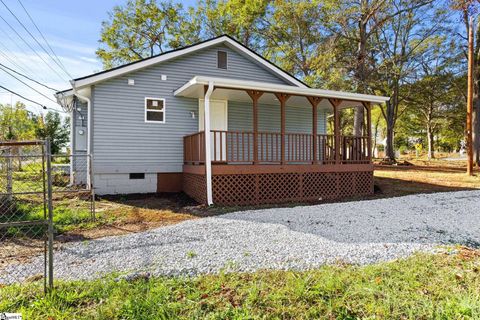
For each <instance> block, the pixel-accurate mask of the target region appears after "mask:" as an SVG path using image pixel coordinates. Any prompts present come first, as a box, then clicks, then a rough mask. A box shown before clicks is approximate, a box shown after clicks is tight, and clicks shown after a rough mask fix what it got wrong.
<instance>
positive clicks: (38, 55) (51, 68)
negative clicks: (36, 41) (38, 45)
mask: <svg viewBox="0 0 480 320" xmlns="http://www.w3.org/2000/svg"><path fill="white" fill-rule="evenodd" d="M0 1H1V0H0ZM0 19H2V20H3V22H5V23H6V24H7V26H8V27H9V28H10V29H12V31H13V32H15V34H16V35H17V36H18V37H19V38H20V40H22V41H23V43H25V44H26V45H27V46H28V47H29V48H30V50H32V51H33V53H35V55H36V56H37V57H39V58H40V59H41V60H42V61H43V62H44V63H45V64H46V65H47V67H49V68H50V70H52V71H53V72H55V74H56V75H57V76H59V77H60V79H62V81H66V80H65V79H64V78H63V76H62V75H60V74H59V73H58V72H57V70H55V69H54V68H53V67H52V66H51V65H50V64H49V63H48V62H47V61H46V60H45V59H44V58H43V57H42V56H41V55H40V54H39V53H38V52H37V51H36V50H35V49H34V48H33V47H32V46H31V45H30V44H29V43H28V42H27V41H26V40H25V39H24V38H23V37H22V36H21V35H20V34H19V33H18V31H17V30H16V29H15V28H14V27H12V25H11V24H10V23H8V21H7V20H5V18H4V17H2V16H1V15H0Z"/></svg>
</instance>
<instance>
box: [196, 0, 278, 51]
mask: <svg viewBox="0 0 480 320" xmlns="http://www.w3.org/2000/svg"><path fill="white" fill-rule="evenodd" d="M270 2H271V1H270V0H220V1H217V0H200V1H199V2H198V8H197V10H196V13H197V15H198V16H200V17H201V20H202V22H203V29H204V30H203V31H204V33H205V36H206V37H207V38H211V37H216V36H219V35H222V34H228V35H230V36H232V37H234V38H235V39H237V40H238V41H240V42H241V43H242V44H243V45H245V46H247V47H249V48H252V49H254V50H260V49H261V48H260V44H261V42H262V40H263V39H262V38H261V36H260V34H259V32H258V31H259V27H260V23H261V21H262V20H263V19H264V18H265V16H266V14H267V8H268V5H269V3H270Z"/></svg>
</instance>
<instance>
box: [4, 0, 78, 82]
mask: <svg viewBox="0 0 480 320" xmlns="http://www.w3.org/2000/svg"><path fill="white" fill-rule="evenodd" d="M0 2H1V3H2V4H3V5H4V6H5V8H7V10H8V12H10V13H11V15H12V16H13V17H14V18H15V20H17V22H18V23H19V24H20V25H21V26H22V27H23V29H24V30H25V31H26V32H27V33H28V34H29V35H30V37H32V39H33V40H34V41H35V42H36V43H37V44H38V45H39V46H40V48H42V50H43V51H44V52H45V53H46V54H47V55H48V56H49V57H50V59H52V61H53V62H54V63H55V64H56V65H57V66H58V67H60V69H61V70H62V71H63V72H65V74H66V75H67V76H68V77H70V78H72V77H71V76H70V74H69V73H68V72H67V71H66V70H65V69H64V67H63V66H62V65H61V64H60V63H58V61H57V60H55V59H54V58H53V57H52V55H51V54H50V53H49V52H48V51H47V50H46V49H45V47H44V46H43V45H42V44H41V43H40V42H39V41H38V40H37V38H36V37H35V36H34V35H33V34H32V33H31V32H30V30H28V28H27V27H26V26H25V25H24V24H23V22H22V21H21V20H20V19H19V18H18V17H17V15H16V14H15V13H14V12H13V11H12V10H10V8H9V7H8V6H7V5H6V4H5V2H4V1H3V0H0ZM22 6H23V5H22ZM27 14H28V13H27Z"/></svg>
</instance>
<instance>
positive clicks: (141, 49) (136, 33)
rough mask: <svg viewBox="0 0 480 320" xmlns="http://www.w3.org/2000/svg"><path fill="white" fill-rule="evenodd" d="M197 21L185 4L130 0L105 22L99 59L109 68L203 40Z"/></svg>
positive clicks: (115, 8) (115, 9) (116, 7)
mask: <svg viewBox="0 0 480 320" xmlns="http://www.w3.org/2000/svg"><path fill="white" fill-rule="evenodd" d="M197 24H198V22H197V20H196V19H192V18H191V17H188V16H187V15H186V13H185V11H184V10H183V7H182V5H181V4H173V3H172V2H166V1H162V2H159V3H158V2H157V1H155V0H128V1H127V3H126V4H125V5H124V6H121V5H117V6H115V7H114V8H113V11H112V12H110V13H109V19H108V20H107V21H103V22H102V31H101V39H100V42H101V43H102V44H103V46H102V47H101V48H99V49H98V50H97V56H98V57H99V58H100V59H101V60H102V61H103V64H104V67H105V68H106V69H108V68H112V67H115V66H118V65H121V64H124V63H127V62H131V61H135V60H138V59H142V58H147V57H150V56H153V55H155V54H158V53H162V52H164V51H166V50H169V49H175V48H178V47H181V46H185V45H188V44H191V43H194V42H197V41H198V40H199V30H198V28H197V27H196V25H197Z"/></svg>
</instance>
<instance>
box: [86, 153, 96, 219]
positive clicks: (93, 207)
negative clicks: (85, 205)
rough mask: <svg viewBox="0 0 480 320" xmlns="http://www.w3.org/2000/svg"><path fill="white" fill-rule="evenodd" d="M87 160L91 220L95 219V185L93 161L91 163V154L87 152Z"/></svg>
mask: <svg viewBox="0 0 480 320" xmlns="http://www.w3.org/2000/svg"><path fill="white" fill-rule="evenodd" d="M87 161H88V163H89V164H90V165H89V168H88V169H89V171H88V173H87V174H88V175H89V176H90V186H89V188H90V197H92V199H91V201H90V203H91V208H90V212H91V214H92V218H93V221H95V220H96V217H95V187H94V181H93V180H94V176H93V163H92V155H91V154H87Z"/></svg>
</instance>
